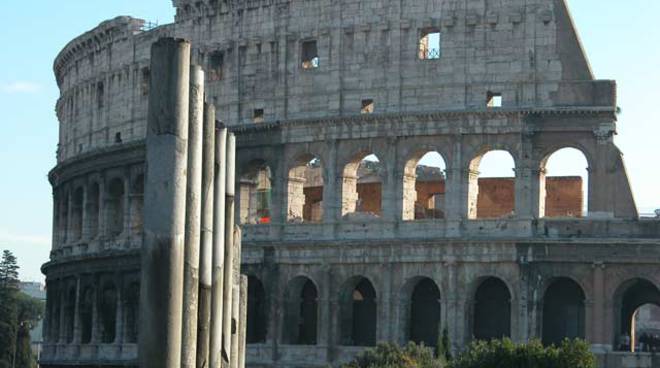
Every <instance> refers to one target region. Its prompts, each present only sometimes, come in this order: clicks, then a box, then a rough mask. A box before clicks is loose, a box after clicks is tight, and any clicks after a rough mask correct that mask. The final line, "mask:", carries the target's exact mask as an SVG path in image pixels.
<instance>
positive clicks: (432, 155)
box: [402, 151, 447, 221]
mask: <svg viewBox="0 0 660 368" xmlns="http://www.w3.org/2000/svg"><path fill="white" fill-rule="evenodd" d="M446 169H447V165H446V163H445V159H444V158H443V157H442V155H441V154H440V153H439V152H437V151H421V152H418V153H417V154H415V155H414V156H413V157H411V158H410V159H409V160H408V161H407V162H406V165H405V166H404V169H403V206H402V207H403V213H402V218H403V220H404V221H406V220H408V221H409V220H419V219H425V218H444V217H445V183H446V173H445V171H446Z"/></svg>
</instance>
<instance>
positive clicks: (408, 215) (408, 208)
mask: <svg viewBox="0 0 660 368" xmlns="http://www.w3.org/2000/svg"><path fill="white" fill-rule="evenodd" d="M402 174H403V175H401V176H397V182H398V183H400V184H401V186H400V188H401V190H400V192H399V193H400V198H401V202H400V203H401V213H400V214H398V216H400V217H401V219H402V220H403V221H412V220H414V219H415V202H416V201H417V191H416V190H415V183H416V182H417V175H415V174H414V172H413V173H412V174H410V173H407V172H405V169H404V171H403V173H402Z"/></svg>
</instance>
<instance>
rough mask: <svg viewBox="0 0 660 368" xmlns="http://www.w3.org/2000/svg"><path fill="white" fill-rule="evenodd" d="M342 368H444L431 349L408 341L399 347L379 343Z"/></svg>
mask: <svg viewBox="0 0 660 368" xmlns="http://www.w3.org/2000/svg"><path fill="white" fill-rule="evenodd" d="M343 368H445V365H444V364H443V362H442V361H441V360H439V359H437V358H436V357H435V356H434V355H433V349H432V348H429V347H426V346H424V345H416V344H415V343H412V342H410V343H408V345H406V346H405V347H403V348H401V347H399V346H397V345H395V344H391V343H385V344H379V345H378V346H376V347H375V348H373V349H368V350H366V351H364V352H363V353H362V354H360V355H358V356H357V357H356V358H355V359H354V360H353V361H352V362H350V363H348V364H346V365H344V366H343Z"/></svg>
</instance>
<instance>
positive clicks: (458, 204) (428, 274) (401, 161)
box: [41, 0, 660, 368]
mask: <svg viewBox="0 0 660 368" xmlns="http://www.w3.org/2000/svg"><path fill="white" fill-rule="evenodd" d="M163 1H165V0H163ZM173 6H174V7H175V8H176V17H175V22H174V23H172V24H167V25H162V26H158V27H150V26H148V25H147V23H146V22H145V21H143V20H140V19H135V18H131V17H126V16H123V17H118V18H115V19H112V20H109V21H106V22H103V23H101V24H100V25H99V26H98V27H96V28H94V29H92V30H90V31H89V32H87V33H85V34H83V35H81V36H79V37H77V38H75V39H73V40H72V41H71V42H70V43H69V44H67V45H66V46H65V47H64V49H63V50H62V51H61V52H60V54H59V55H58V56H57V58H56V59H55V62H54V72H55V76H56V80H57V83H58V86H59V88H60V92H61V94H60V97H59V100H58V102H57V106H56V112H57V117H58V119H59V124H60V126H59V144H58V150H57V165H56V167H55V168H53V170H52V171H51V172H50V174H49V180H50V182H51V184H52V187H53V201H54V206H53V208H54V210H53V240H52V252H51V255H50V260H49V261H48V262H47V263H46V264H45V265H44V266H43V268H42V270H43V272H44V274H45V275H46V277H47V287H48V289H47V300H48V302H47V313H46V330H45V333H44V334H45V343H44V349H43V353H42V355H41V363H42V366H44V367H50V368H57V367H70V366H78V367H127V366H136V365H137V353H138V349H139V347H138V346H137V335H138V328H137V320H138V300H139V298H138V294H139V290H140V286H139V282H140V249H141V246H142V224H143V213H142V209H143V188H144V173H145V167H144V160H145V143H144V142H145V136H146V119H147V117H146V115H147V100H148V95H149V93H150V91H149V87H150V68H149V66H150V60H149V59H150V53H149V50H150V46H151V45H152V44H153V43H154V42H155V41H156V40H158V39H159V38H162V37H177V38H184V39H187V40H190V41H191V43H192V45H193V57H192V58H193V62H194V63H196V64H198V65H201V66H203V68H204V69H205V70H206V94H207V99H208V100H209V101H211V102H213V104H214V105H215V106H216V108H217V111H218V113H217V116H218V120H219V121H222V122H223V123H224V124H225V125H227V126H229V127H230V129H231V130H232V131H233V132H234V133H235V134H236V135H237V139H238V153H237V156H238V157H237V170H238V175H237V188H239V189H240V190H239V191H238V193H237V196H238V197H237V203H239V205H238V206H237V209H236V217H237V219H240V222H241V223H242V228H243V247H244V249H243V260H242V263H243V266H242V267H243V270H242V272H243V273H245V274H247V275H249V293H248V295H249V298H248V299H249V301H248V305H249V309H248V321H249V322H248V333H247V339H248V352H247V354H248V357H247V363H248V365H249V366H250V367H311V368H313V367H325V366H329V365H330V366H338V365H340V364H341V363H343V362H345V361H347V360H348V359H350V358H351V357H353V356H354V355H355V354H356V353H358V352H359V351H361V350H362V349H364V347H365V346H371V345H374V344H375V343H377V342H378V341H393V342H397V343H405V342H406V341H410V340H412V341H416V342H423V343H425V344H426V345H432V346H433V345H435V344H436V342H437V340H438V336H439V335H441V334H442V333H443V332H444V331H446V333H447V334H448V336H449V337H450V340H451V342H452V348H453V350H454V351H460V350H461V349H462V348H464V347H465V346H466V344H468V343H469V342H470V341H472V340H474V339H488V338H493V337H501V336H509V337H511V338H512V339H513V340H514V341H527V340H529V339H532V338H538V339H541V340H542V341H543V342H545V343H553V342H557V341H560V340H561V339H563V338H564V337H580V338H585V339H586V340H587V341H589V343H590V344H591V345H592V349H593V351H594V352H595V353H597V356H598V358H599V363H600V367H601V368H622V367H643V368H644V367H649V368H650V367H658V366H660V359H659V358H657V357H655V356H654V355H652V354H647V353H643V352H631V350H635V344H634V343H633V344H631V345H633V346H632V347H630V348H627V349H621V336H623V335H625V334H631V336H632V341H633V342H634V341H636V340H637V337H636V335H635V334H636V333H637V332H638V331H637V330H636V328H635V325H636V324H635V319H636V318H637V317H638V313H637V311H638V310H640V309H641V308H645V306H648V305H660V289H658V287H660V272H658V267H659V266H660V240H659V239H660V221H659V220H657V219H646V218H641V217H640V216H639V214H638V211H637V208H636V205H635V202H634V198H633V194H632V192H631V189H630V185H629V182H628V177H627V174H626V170H625V166H624V162H623V158H622V153H621V152H620V151H619V149H618V148H617V147H616V145H615V144H614V137H615V135H616V123H617V113H618V108H617V101H616V83H615V82H614V81H612V80H595V78H594V76H593V74H592V72H591V69H590V65H589V62H588V60H587V58H586V55H585V53H584V51H583V48H582V46H581V44H580V40H579V37H578V36H577V33H576V30H575V27H574V24H573V22H572V20H571V16H570V14H569V11H568V7H567V4H566V0H470V1H461V0H341V1H338V0H194V1H193V0H173ZM603 6H606V4H604V5H603ZM562 149H572V150H576V151H578V152H579V153H580V155H581V157H582V158H583V159H584V161H585V162H586V165H587V166H588V178H585V177H580V176H577V177H576V176H561V175H560V176H552V174H551V173H550V171H549V170H546V166H547V163H548V162H549V161H550V160H551V159H552V157H551V156H553V154H555V152H558V151H560V150H562ZM494 151H498V152H500V153H501V152H502V151H504V152H505V153H508V155H509V156H510V158H511V162H512V165H514V167H515V169H514V170H513V172H512V175H511V177H495V178H493V177H490V178H485V177H480V165H481V163H482V158H485V157H486V156H487V155H489V154H490V153H491V152H494ZM484 162H485V160H484ZM646 314H648V313H645V315H646ZM621 350H627V351H621Z"/></svg>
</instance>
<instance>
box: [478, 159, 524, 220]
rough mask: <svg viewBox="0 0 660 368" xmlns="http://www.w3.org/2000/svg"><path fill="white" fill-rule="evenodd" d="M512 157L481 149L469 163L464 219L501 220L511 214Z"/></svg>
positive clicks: (513, 175) (513, 208)
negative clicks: (466, 210) (465, 216)
mask: <svg viewBox="0 0 660 368" xmlns="http://www.w3.org/2000/svg"><path fill="white" fill-rule="evenodd" d="M515 169H516V162H515V159H514V157H513V155H512V154H511V153H510V152H509V151H507V150H502V149H492V150H484V151H483V152H481V153H480V154H478V155H477V156H476V157H475V158H473V159H472V160H471V161H470V164H469V173H468V183H469V185H468V203H467V206H468V218H469V219H479V218H481V219H483V218H502V217H507V216H511V215H513V214H514V213H515V202H516V198H515V192H516V191H515V183H516V180H515Z"/></svg>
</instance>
